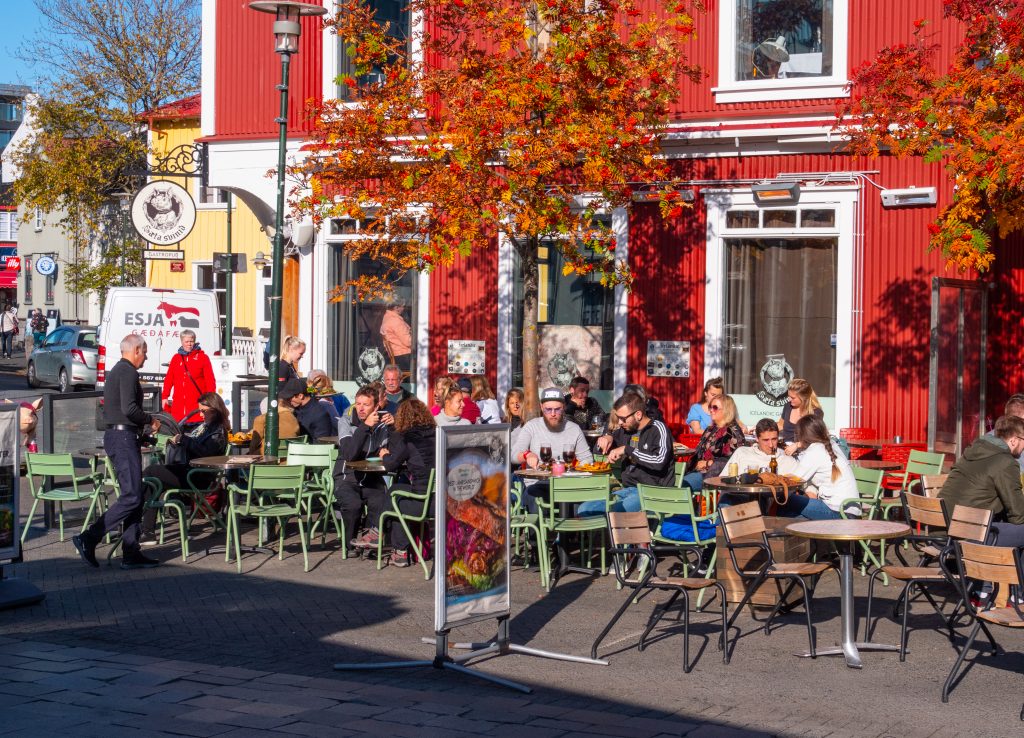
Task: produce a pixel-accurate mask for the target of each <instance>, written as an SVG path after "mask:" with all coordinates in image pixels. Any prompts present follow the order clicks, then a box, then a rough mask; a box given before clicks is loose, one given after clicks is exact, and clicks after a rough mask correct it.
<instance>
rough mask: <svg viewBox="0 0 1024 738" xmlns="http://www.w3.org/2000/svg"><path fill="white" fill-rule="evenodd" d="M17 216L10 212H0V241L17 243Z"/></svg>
mask: <svg viewBox="0 0 1024 738" xmlns="http://www.w3.org/2000/svg"><path fill="white" fill-rule="evenodd" d="M17 218H18V214H17V213H15V212H14V211H12V210H0V241H17V240H18V231H17V225H16V223H17Z"/></svg>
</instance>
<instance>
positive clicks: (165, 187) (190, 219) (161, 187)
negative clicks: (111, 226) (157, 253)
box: [132, 180, 196, 246]
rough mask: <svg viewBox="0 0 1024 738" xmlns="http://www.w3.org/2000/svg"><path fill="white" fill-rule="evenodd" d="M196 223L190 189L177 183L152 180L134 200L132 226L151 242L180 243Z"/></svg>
mask: <svg viewBox="0 0 1024 738" xmlns="http://www.w3.org/2000/svg"><path fill="white" fill-rule="evenodd" d="M195 224H196V204H195V202H194V201H193V200H192V196H191V195H189V194H188V191H187V190H186V189H185V188H184V187H182V186H181V185H179V184H175V183H174V182H166V181H162V180H159V181H156V182H150V183H149V184H148V185H146V186H145V187H143V188H142V189H141V190H139V193H138V194H137V195H136V196H135V199H134V200H132V225H133V226H135V230H136V231H137V232H138V234H139V235H140V236H142V237H143V238H144V239H146V240H147V241H149V242H150V243H152V244H155V245H158V246H170V245H171V244H174V243H178V242H179V241H181V240H182V239H183V238H185V237H186V236H187V235H188V234H189V233H191V232H192V228H194V227H195Z"/></svg>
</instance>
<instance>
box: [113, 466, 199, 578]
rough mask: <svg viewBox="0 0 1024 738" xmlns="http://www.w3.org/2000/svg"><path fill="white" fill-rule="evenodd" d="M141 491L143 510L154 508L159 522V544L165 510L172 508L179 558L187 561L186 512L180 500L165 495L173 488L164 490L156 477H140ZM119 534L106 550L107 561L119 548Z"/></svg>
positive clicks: (162, 537) (162, 533)
mask: <svg viewBox="0 0 1024 738" xmlns="http://www.w3.org/2000/svg"><path fill="white" fill-rule="evenodd" d="M142 486H143V492H144V495H145V498H146V502H145V503H144V509H145V510H156V511H157V520H158V521H159V522H160V544H161V545H163V542H164V518H165V517H166V514H167V511H168V510H172V511H174V514H175V515H176V516H177V518H178V536H179V539H180V541H181V560H182V561H188V557H189V550H188V523H187V519H188V513H187V512H186V511H185V504H184V503H183V502H181V500H176V499H174V498H171V497H168V496H167V495H168V494H169V493H171V492H174V491H175V490H173V489H169V490H165V489H164V486H163V483H161V481H160V480H159V479H157V478H156V477H143V478H142ZM121 543H122V540H121V536H117V538H116V540H115V541H114V545H113V546H111V547H110V550H109V551H108V552H107V563H108V564H109V563H110V560H111V559H112V558H113V557H114V554H115V553H117V550H118V549H119V548H121Z"/></svg>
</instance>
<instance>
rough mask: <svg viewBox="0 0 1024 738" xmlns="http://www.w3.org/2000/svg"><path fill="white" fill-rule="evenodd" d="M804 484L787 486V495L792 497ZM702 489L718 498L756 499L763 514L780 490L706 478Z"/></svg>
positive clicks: (764, 485)
mask: <svg viewBox="0 0 1024 738" xmlns="http://www.w3.org/2000/svg"><path fill="white" fill-rule="evenodd" d="M806 484H807V483H806V482H804V481H800V482H795V483H794V484H791V485H789V493H790V494H791V495H792V494H793V493H795V492H799V491H800V490H802V489H803V488H804V487H805V486H806ZM704 489H710V490H713V491H714V492H715V493H716V494H717V495H718V496H719V497H720V496H721V495H723V494H729V495H734V494H735V495H746V496H748V497H752V498H753V497H756V498H757V499H758V502H759V503H760V505H761V511H762V512H764V511H765V510H766V509H767V508H768V507H770V502H771V501H772V500H774V499H775V493H776V491H777V490H781V489H782V487H779V486H775V485H771V484H743V483H742V482H739V481H736V482H726V481H724V480H723V478H722V477H707V478H705V479H704ZM716 507H717V505H716Z"/></svg>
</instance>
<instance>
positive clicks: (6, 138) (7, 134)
mask: <svg viewBox="0 0 1024 738" xmlns="http://www.w3.org/2000/svg"><path fill="white" fill-rule="evenodd" d="M12 138H14V131H0V149H3V148H4V147H5V146H7V144H9V143H10V142H11V139H12Z"/></svg>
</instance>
